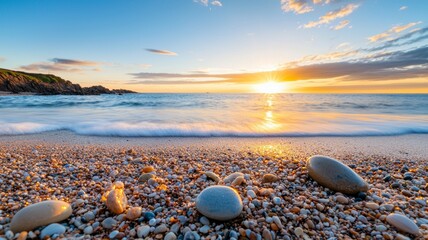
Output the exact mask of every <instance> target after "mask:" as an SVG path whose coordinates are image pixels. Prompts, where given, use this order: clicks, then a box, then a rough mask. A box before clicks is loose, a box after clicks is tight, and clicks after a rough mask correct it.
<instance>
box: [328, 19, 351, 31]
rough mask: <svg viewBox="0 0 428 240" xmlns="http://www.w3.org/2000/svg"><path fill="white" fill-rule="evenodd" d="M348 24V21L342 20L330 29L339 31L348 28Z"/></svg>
mask: <svg viewBox="0 0 428 240" xmlns="http://www.w3.org/2000/svg"><path fill="white" fill-rule="evenodd" d="M349 23H350V21H349V20H343V21H341V22H340V23H339V24H337V25H336V26H334V27H332V29H334V30H340V29H342V28H344V27H346V26H348V24H349Z"/></svg>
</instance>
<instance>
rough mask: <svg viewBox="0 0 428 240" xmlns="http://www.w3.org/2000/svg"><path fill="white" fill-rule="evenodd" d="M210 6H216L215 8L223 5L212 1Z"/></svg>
mask: <svg viewBox="0 0 428 240" xmlns="http://www.w3.org/2000/svg"><path fill="white" fill-rule="evenodd" d="M211 5H214V6H217V7H221V6H223V4H222V3H221V2H220V1H212V2H211Z"/></svg>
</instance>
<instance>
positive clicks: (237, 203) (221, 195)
mask: <svg viewBox="0 0 428 240" xmlns="http://www.w3.org/2000/svg"><path fill="white" fill-rule="evenodd" d="M242 208H243V205H242V200H241V197H240V196H239V195H238V193H237V192H236V191H235V190H234V189H233V188H231V187H227V186H219V185H216V186H212V187H208V188H206V189H204V190H203V191H202V192H201V193H200V194H199V195H198V197H197V198H196V209H198V211H199V212H200V213H202V214H203V215H205V216H206V217H209V218H211V219H214V220H219V221H227V220H231V219H234V218H236V217H237V216H239V214H241V212H242Z"/></svg>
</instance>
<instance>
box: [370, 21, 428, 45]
mask: <svg viewBox="0 0 428 240" xmlns="http://www.w3.org/2000/svg"><path fill="white" fill-rule="evenodd" d="M421 23H422V22H420V21H419V22H411V23H408V24H405V25H397V26H394V27H392V28H390V29H389V30H387V31H386V32H382V33H379V34H376V35H373V36H371V37H369V38H368V40H369V41H370V42H377V41H380V40H384V39H386V38H387V37H389V36H391V35H393V34H396V33H400V32H402V31H405V30H407V29H409V28H411V27H413V26H416V25H418V24H421Z"/></svg>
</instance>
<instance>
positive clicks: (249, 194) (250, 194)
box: [247, 190, 257, 198]
mask: <svg viewBox="0 0 428 240" xmlns="http://www.w3.org/2000/svg"><path fill="white" fill-rule="evenodd" d="M247 195H248V197H250V198H256V197H257V195H256V193H255V192H254V191H253V190H248V191H247Z"/></svg>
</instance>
